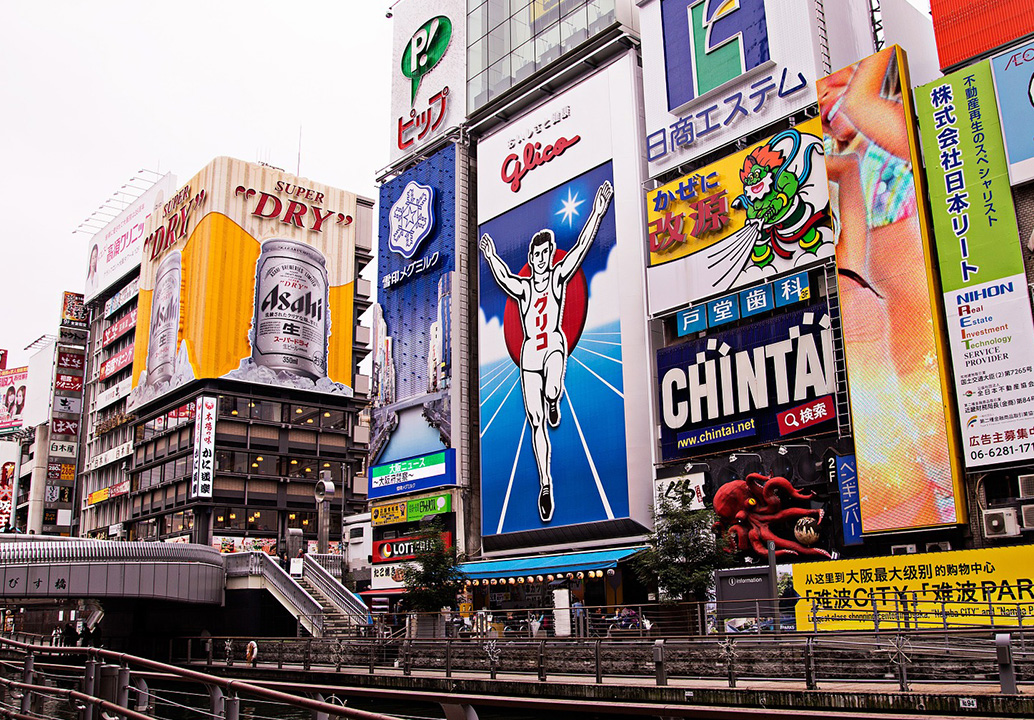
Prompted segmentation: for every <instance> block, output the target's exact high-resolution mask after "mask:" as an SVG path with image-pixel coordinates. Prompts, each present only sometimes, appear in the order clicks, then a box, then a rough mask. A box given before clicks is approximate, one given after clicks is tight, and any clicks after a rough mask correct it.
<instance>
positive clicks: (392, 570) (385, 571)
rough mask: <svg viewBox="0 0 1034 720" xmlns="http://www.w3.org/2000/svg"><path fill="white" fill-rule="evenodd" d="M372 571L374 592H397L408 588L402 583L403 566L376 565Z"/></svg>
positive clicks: (371, 585)
mask: <svg viewBox="0 0 1034 720" xmlns="http://www.w3.org/2000/svg"><path fill="white" fill-rule="evenodd" d="M370 570H371V579H370V588H371V589H372V590H397V589H400V588H404V587H405V586H406V585H405V583H404V582H403V581H402V566H401V565H399V564H391V565H375V566H373V567H372V568H371V569H370Z"/></svg>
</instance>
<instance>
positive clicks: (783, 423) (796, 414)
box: [776, 395, 837, 435]
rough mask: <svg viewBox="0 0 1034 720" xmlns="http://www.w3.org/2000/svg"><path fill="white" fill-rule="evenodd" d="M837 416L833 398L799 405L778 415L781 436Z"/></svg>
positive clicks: (829, 396)
mask: <svg viewBox="0 0 1034 720" xmlns="http://www.w3.org/2000/svg"><path fill="white" fill-rule="evenodd" d="M836 416H837V413H836V408H835V407H834V406H833V396H832V395H826V396H825V397H820V398H816V399H815V400H812V401H810V402H806V403H804V404H803V405H799V406H797V407H795V408H790V409H789V410H784V411H783V412H781V413H779V414H778V415H776V420H778V421H779V434H780V435H789V434H790V433H795V432H799V431H801V430H803V429H804V428H807V427H811V426H812V425H818V424H819V423H824V422H828V421H829V420H832V419H834V418H835V417H836Z"/></svg>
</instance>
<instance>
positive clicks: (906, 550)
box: [890, 543, 919, 555]
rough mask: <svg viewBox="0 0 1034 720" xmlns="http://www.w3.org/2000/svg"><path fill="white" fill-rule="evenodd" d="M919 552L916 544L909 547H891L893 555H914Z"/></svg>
mask: <svg viewBox="0 0 1034 720" xmlns="http://www.w3.org/2000/svg"><path fill="white" fill-rule="evenodd" d="M918 550H919V549H918V548H917V547H916V546H915V544H914V543H911V544H909V545H891V546H890V554H891V555H912V554H913V553H915V552H918Z"/></svg>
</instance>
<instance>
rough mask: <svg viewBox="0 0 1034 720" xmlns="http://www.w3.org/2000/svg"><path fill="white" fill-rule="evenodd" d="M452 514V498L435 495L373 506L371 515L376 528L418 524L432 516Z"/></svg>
mask: <svg viewBox="0 0 1034 720" xmlns="http://www.w3.org/2000/svg"><path fill="white" fill-rule="evenodd" d="M448 512H452V496H451V495H448V494H442V495H433V496H431V497H426V498H415V499H413V500H402V501H400V502H395V503H390V504H387V505H373V506H372V507H371V508H370V513H371V517H372V520H371V522H372V523H373V525H374V526H378V525H395V524H398V523H406V522H417V521H419V520H423V519H424V518H425V517H429V516H431V515H441V514H443V513H448Z"/></svg>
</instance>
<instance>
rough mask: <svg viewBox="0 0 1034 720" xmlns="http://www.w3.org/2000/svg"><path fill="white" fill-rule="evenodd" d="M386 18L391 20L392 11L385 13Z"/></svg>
mask: <svg viewBox="0 0 1034 720" xmlns="http://www.w3.org/2000/svg"><path fill="white" fill-rule="evenodd" d="M384 17H386V18H388V19H389V20H390V19H391V10H389V11H388V12H386V13H384Z"/></svg>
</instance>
